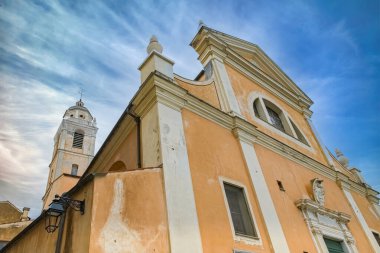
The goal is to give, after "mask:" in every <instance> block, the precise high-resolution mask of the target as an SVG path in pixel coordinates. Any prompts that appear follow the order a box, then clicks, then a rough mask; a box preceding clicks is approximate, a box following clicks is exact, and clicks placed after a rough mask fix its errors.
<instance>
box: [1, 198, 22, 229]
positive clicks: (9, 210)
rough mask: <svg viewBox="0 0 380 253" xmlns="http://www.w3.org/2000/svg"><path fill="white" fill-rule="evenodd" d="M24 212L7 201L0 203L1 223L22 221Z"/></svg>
mask: <svg viewBox="0 0 380 253" xmlns="http://www.w3.org/2000/svg"><path fill="white" fill-rule="evenodd" d="M21 214H22V212H20V211H19V210H17V208H16V207H15V206H13V205H11V204H9V203H8V202H7V201H6V202H3V203H0V224H4V223H11V222H16V221H20V217H21Z"/></svg>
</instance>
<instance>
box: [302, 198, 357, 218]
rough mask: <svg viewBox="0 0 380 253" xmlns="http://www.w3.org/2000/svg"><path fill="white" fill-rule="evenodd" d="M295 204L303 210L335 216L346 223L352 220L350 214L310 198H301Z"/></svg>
mask: <svg viewBox="0 0 380 253" xmlns="http://www.w3.org/2000/svg"><path fill="white" fill-rule="evenodd" d="M295 205H296V206H297V207H298V208H299V209H301V210H307V211H311V212H316V213H318V214H322V215H327V216H328V217H330V218H333V219H335V220H337V221H339V222H342V223H344V224H346V223H348V222H349V221H350V220H351V216H350V215H349V214H346V213H343V212H337V211H334V210H331V209H328V208H326V207H324V206H321V205H319V204H318V203H317V202H315V201H312V200H310V199H299V200H297V201H296V203H295Z"/></svg>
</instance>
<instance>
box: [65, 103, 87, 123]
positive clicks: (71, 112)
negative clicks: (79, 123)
mask: <svg viewBox="0 0 380 253" xmlns="http://www.w3.org/2000/svg"><path fill="white" fill-rule="evenodd" d="M63 118H64V119H70V118H71V119H80V120H85V121H88V122H93V121H94V117H92V115H91V113H90V111H89V110H88V109H87V108H86V107H85V106H84V102H83V101H82V99H79V100H78V101H77V102H76V103H75V105H74V106H71V107H70V108H69V109H67V110H66V112H65V114H64V115H63Z"/></svg>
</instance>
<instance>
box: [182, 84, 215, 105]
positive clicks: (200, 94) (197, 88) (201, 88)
mask: <svg viewBox="0 0 380 253" xmlns="http://www.w3.org/2000/svg"><path fill="white" fill-rule="evenodd" d="M176 82H177V83H178V84H179V86H181V87H182V88H184V89H186V90H187V91H189V93H190V94H192V95H194V96H195V97H197V98H199V99H201V100H203V101H205V102H206V103H208V104H210V105H212V106H214V107H216V108H218V109H220V103H219V98H218V95H217V93H216V88H215V83H214V82H212V83H210V84H208V85H193V84H190V83H185V82H183V81H181V80H179V79H176Z"/></svg>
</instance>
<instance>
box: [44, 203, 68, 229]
mask: <svg viewBox="0 0 380 253" xmlns="http://www.w3.org/2000/svg"><path fill="white" fill-rule="evenodd" d="M64 211H65V209H64V207H63V205H62V203H60V202H59V200H56V199H55V200H53V202H52V203H51V204H50V205H49V208H48V209H47V210H46V217H45V230H46V231H47V232H48V233H53V232H54V231H55V230H56V229H57V227H58V226H59V222H60V220H61V215H62V214H63V212H64Z"/></svg>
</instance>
